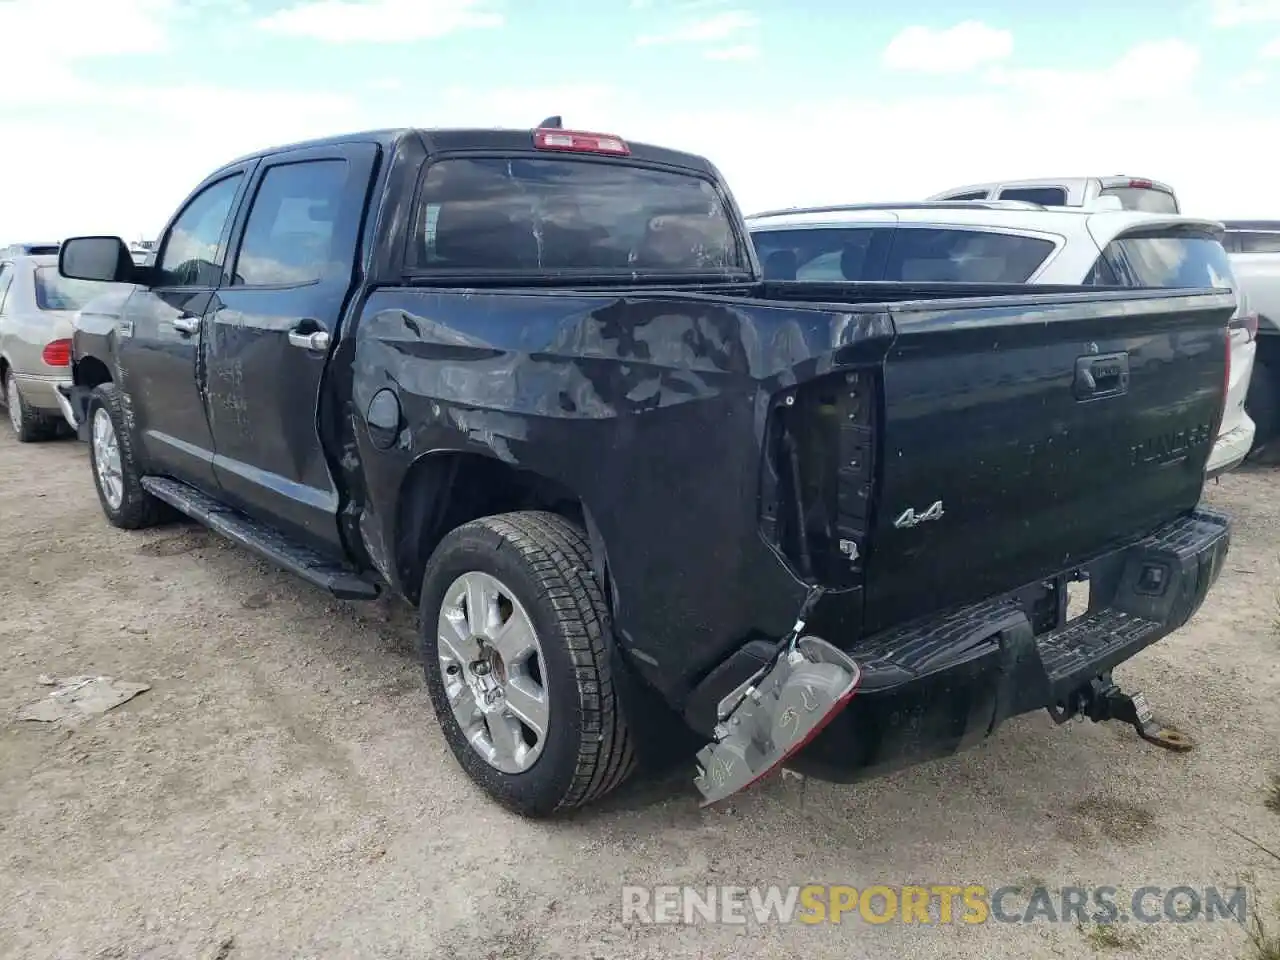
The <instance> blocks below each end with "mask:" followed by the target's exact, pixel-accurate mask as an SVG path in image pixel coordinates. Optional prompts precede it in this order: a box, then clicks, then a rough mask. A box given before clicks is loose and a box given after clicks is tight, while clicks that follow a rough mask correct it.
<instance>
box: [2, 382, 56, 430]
mask: <svg viewBox="0 0 1280 960" xmlns="http://www.w3.org/2000/svg"><path fill="white" fill-rule="evenodd" d="M4 405H5V412H6V413H8V415H9V425H10V426H11V427H13V435H14V436H15V437H17V438H18V442H19V443H35V442H37V441H39V440H52V439H53V438H54V437H56V436H57V435H58V421H57V420H55V419H54V418H52V417H50V416H48V415H47V414H43V413H41V412H40V411H38V410H34V409H32V408H31V407H29V406H27V402H26V401H25V400H23V399H22V390H21V389H20V388H19V387H18V378H17V377H16V376H14V373H13V371H12V370H6V371H5V374H4Z"/></svg>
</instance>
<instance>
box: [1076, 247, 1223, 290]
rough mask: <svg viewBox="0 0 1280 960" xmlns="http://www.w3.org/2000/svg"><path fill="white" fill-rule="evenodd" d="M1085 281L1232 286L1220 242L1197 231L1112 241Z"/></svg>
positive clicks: (1113, 283) (1204, 286) (1196, 286)
mask: <svg viewBox="0 0 1280 960" xmlns="http://www.w3.org/2000/svg"><path fill="white" fill-rule="evenodd" d="M1085 283H1087V284H1100V285H1119V286H1125V287H1183V288H1197V289H1203V288H1206V287H1217V288H1233V287H1234V286H1235V274H1234V273H1233V272H1232V270H1231V261H1230V260H1228V259H1227V251H1226V249H1224V248H1223V246H1222V242H1221V241H1220V240H1219V239H1218V238H1217V237H1215V236H1212V235H1208V234H1199V233H1172V234H1171V233H1163V234H1145V235H1142V234H1139V235H1133V234H1131V235H1129V236H1126V237H1121V238H1119V239H1117V240H1113V241H1111V243H1110V244H1108V245H1107V249H1106V250H1104V251H1103V253H1102V257H1101V258H1100V259H1099V262H1098V263H1097V264H1095V265H1094V268H1093V270H1092V271H1090V273H1089V276H1088V277H1087V278H1085Z"/></svg>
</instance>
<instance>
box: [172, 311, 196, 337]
mask: <svg viewBox="0 0 1280 960" xmlns="http://www.w3.org/2000/svg"><path fill="white" fill-rule="evenodd" d="M173 329H175V330H177V331H178V332H179V333H181V334H182V335H183V336H188V337H189V336H191V334H193V333H195V332H196V331H197V330H199V329H200V318H199V317H193V316H182V317H174V318H173Z"/></svg>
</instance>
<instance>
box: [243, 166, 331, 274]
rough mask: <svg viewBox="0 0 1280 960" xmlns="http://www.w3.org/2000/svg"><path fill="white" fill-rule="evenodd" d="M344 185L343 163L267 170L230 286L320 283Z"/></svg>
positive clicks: (328, 256) (327, 258)
mask: <svg viewBox="0 0 1280 960" xmlns="http://www.w3.org/2000/svg"><path fill="white" fill-rule="evenodd" d="M346 179H347V162H346V161H345V160H312V161H308V162H306V163H290V164H284V165H281V166H276V167H271V168H270V169H268V170H267V172H266V175H265V176H264V177H263V178H262V183H261V185H260V186H259V187H258V192H257V195H256V196H255V197H254V200H253V206H252V207H251V208H250V209H249V219H248V222H247V223H246V224H245V230H244V240H243V241H241V244H240V253H239V255H238V257H237V258H236V269H235V277H234V279H233V281H232V282H233V283H236V284H300V283H311V282H313V281H315V280H319V279H321V278H322V277H324V276H325V274H326V272H327V270H328V267H329V264H330V260H331V258H332V247H333V234H334V224H335V222H336V220H337V216H338V207H339V204H340V203H341V200H342V192H343V190H342V188H343V185H344V184H345V182H346ZM343 269H344V272H345V270H346V266H345V264H344V265H343Z"/></svg>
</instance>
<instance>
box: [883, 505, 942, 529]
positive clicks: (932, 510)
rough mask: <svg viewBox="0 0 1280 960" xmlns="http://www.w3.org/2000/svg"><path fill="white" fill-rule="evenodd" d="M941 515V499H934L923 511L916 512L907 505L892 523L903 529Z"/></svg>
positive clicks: (935, 518)
mask: <svg viewBox="0 0 1280 960" xmlns="http://www.w3.org/2000/svg"><path fill="white" fill-rule="evenodd" d="M941 516H942V501H941V500H935V501H933V504H932V505H931V506H930V507H929V509H928V510H926V511H925V512H924V513H916V512H915V510H914V509H913V508H912V507H908V508H907V509H906V510H903V511H902V513H901V514H900V515H899V517H898V519H897V520H895V521H893V525H894V526H895V527H897V528H898V529H899V530H905V529H906V528H907V527H917V526H919V525H920V524H922V523H924V522H925V521H926V520H937V519H938V518H939V517H941Z"/></svg>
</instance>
